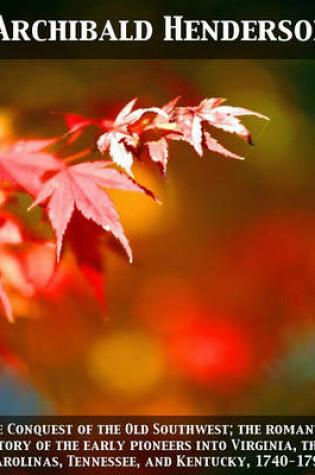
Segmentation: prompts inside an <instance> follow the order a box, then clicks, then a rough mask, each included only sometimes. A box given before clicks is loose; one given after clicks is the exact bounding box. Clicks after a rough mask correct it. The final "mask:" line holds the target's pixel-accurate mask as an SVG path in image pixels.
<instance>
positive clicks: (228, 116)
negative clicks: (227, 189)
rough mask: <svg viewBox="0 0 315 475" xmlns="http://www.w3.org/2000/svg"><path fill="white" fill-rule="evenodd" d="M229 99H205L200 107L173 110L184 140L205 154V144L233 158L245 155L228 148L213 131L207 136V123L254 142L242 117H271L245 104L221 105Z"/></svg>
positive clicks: (199, 152) (174, 118) (210, 148)
mask: <svg viewBox="0 0 315 475" xmlns="http://www.w3.org/2000/svg"><path fill="white" fill-rule="evenodd" d="M224 101H225V99H222V98H212V99H205V100H203V101H201V103H200V104H199V105H198V106H196V107H177V108H175V110H174V111H173V113H172V117H171V119H172V120H174V121H175V122H176V123H177V124H178V126H179V128H180V130H181V131H182V133H183V137H184V139H185V140H186V141H187V142H188V143H190V144H191V145H192V146H193V147H194V149H195V150H196V152H197V153H198V155H200V156H202V154H203V149H202V146H205V147H206V148H208V149H209V150H211V151H214V152H217V153H220V154H223V155H225V156H227V157H230V158H242V157H240V156H238V155H236V154H234V153H233V152H230V151H229V150H227V149H225V148H224V147H223V146H222V145H221V144H219V143H218V142H217V141H216V140H215V139H213V138H212V137H211V136H210V134H209V132H208V133H207V134H206V135H205V130H204V125H206V124H208V125H211V126H213V127H216V128H218V129H221V130H224V131H225V132H230V133H235V134H237V135H238V136H239V137H241V138H243V139H245V140H246V141H247V142H248V143H250V144H251V135H250V132H249V131H248V130H247V128H246V127H245V126H244V125H243V124H242V123H241V121H240V120H239V118H238V117H240V116H244V115H254V116H256V117H259V118H261V119H266V120H268V117H266V116H264V115H262V114H259V113H257V112H253V111H251V110H248V109H244V108H241V107H231V106H221V104H222V102H224Z"/></svg>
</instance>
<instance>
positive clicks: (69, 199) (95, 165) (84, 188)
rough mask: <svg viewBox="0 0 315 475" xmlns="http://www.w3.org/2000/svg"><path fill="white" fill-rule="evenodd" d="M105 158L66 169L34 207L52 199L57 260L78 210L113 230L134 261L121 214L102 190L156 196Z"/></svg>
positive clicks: (50, 213)
mask: <svg viewBox="0 0 315 475" xmlns="http://www.w3.org/2000/svg"><path fill="white" fill-rule="evenodd" d="M108 165H110V164H106V163H104V162H102V161H95V162H85V163H81V164H79V165H73V166H71V167H67V166H66V165H63V167H62V169H61V170H60V171H59V172H58V173H56V174H55V175H54V176H53V177H52V178H50V179H49V180H47V181H46V182H45V183H44V184H43V186H42V188H41V190H40V191H39V193H38V195H37V197H36V199H35V201H34V203H33V204H32V206H31V208H32V207H33V206H35V205H37V204H43V203H45V202H46V201H48V206H47V210H48V216H49V219H50V221H51V224H52V227H53V229H54V230H55V233H56V238H57V259H58V260H59V259H60V254H61V249H62V242H63V236H64V234H65V231H66V229H67V227H68V225H69V222H70V220H71V217H72V215H73V212H74V210H75V209H77V210H78V211H79V212H80V213H81V214H82V215H83V216H84V217H85V218H86V219H90V220H92V221H94V222H95V223H96V224H99V225H100V226H101V227H102V228H103V229H104V230H105V231H108V232H111V233H112V234H113V235H114V236H115V237H116V239H118V240H119V241H120V242H121V244H122V246H123V247H124V248H125V250H126V253H127V255H128V257H129V260H130V262H132V252H131V248H130V246H129V242H128V240H127V238H126V236H125V234H124V231H123V228H122V226H121V224H120V222H119V217H118V214H117V212H116V210H115V208H114V205H113V202H112V201H111V199H110V197H109V196H108V194H107V193H106V192H105V191H104V190H102V189H101V187H104V188H112V189H118V190H126V191H138V192H144V193H146V194H148V195H150V196H151V197H154V195H153V194H152V193H151V192H150V191H149V190H147V189H146V188H144V187H142V186H140V185H139V184H137V183H136V182H135V181H134V180H132V179H130V178H128V177H127V176H126V175H124V174H123V173H121V172H118V171H117V170H115V169H113V168H109V166H108Z"/></svg>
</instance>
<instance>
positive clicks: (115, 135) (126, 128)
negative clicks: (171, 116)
mask: <svg viewBox="0 0 315 475" xmlns="http://www.w3.org/2000/svg"><path fill="white" fill-rule="evenodd" d="M135 102H136V99H133V100H132V101H130V102H128V104H127V105H126V106H125V107H124V108H123V109H122V110H121V112H120V113H119V114H118V116H117V117H116V119H115V121H114V123H113V125H112V127H110V128H108V130H107V131H106V132H105V133H104V134H102V135H101V136H100V137H99V139H98V141H97V146H98V149H99V150H100V152H101V153H104V152H107V151H108V152H109V154H110V156H111V158H112V160H113V162H114V163H116V164H117V165H119V166H121V167H122V168H123V169H124V170H125V171H126V172H127V173H128V174H129V175H132V172H131V167H132V164H133V157H134V155H139V153H140V152H139V146H140V140H141V136H142V134H143V133H144V132H145V131H147V130H148V129H149V128H150V126H151V124H152V123H153V122H154V120H155V118H156V117H157V116H161V117H164V119H166V121H168V114H167V113H166V112H165V111H163V109H160V108H158V107H150V108H144V109H142V108H140V109H135V110H132V109H133V107H134V104H135ZM154 128H157V126H156V125H155V126H154Z"/></svg>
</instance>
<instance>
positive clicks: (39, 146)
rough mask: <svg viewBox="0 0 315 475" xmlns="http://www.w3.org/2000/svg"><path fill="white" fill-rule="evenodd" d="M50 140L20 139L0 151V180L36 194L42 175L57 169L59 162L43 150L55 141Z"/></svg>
mask: <svg viewBox="0 0 315 475" xmlns="http://www.w3.org/2000/svg"><path fill="white" fill-rule="evenodd" d="M56 141H57V139H50V140H21V141H19V142H16V143H15V144H14V145H13V146H11V147H9V148H7V149H5V150H2V151H1V152H0V180H1V181H7V182H9V183H11V184H13V185H18V186H20V187H21V188H23V189H24V190H25V191H26V192H27V193H30V194H31V195H36V194H37V192H38V191H39V190H40V188H41V185H42V182H41V177H42V175H43V174H44V173H45V172H47V171H50V170H54V169H58V168H59V167H60V162H59V161H58V160H57V159H56V158H54V157H53V156H52V155H50V154H48V153H46V152H43V150H44V149H45V148H47V147H48V146H50V145H52V144H53V143H55V142H56Z"/></svg>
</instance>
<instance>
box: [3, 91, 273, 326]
mask: <svg viewBox="0 0 315 475" xmlns="http://www.w3.org/2000/svg"><path fill="white" fill-rule="evenodd" d="M178 101H179V98H176V99H175V100H173V101H171V102H169V103H167V104H165V105H164V106H163V107H149V108H136V107H135V104H136V100H135V99H134V100H132V101H130V102H129V103H128V104H127V105H126V106H125V107H124V108H123V109H122V110H121V112H120V113H119V114H118V116H117V117H116V118H115V119H110V118H103V119H90V118H86V117H83V116H78V115H75V114H66V116H65V122H66V125H67V127H68V130H67V131H66V133H65V134H64V135H63V136H61V137H55V138H52V139H47V140H40V139H36V140H21V141H18V142H16V143H14V144H11V145H9V146H4V147H2V150H1V151H0V179H1V182H2V197H1V199H2V204H3V205H4V204H5V203H7V202H8V201H10V200H12V197H14V195H15V194H16V193H20V192H23V193H26V194H28V195H30V196H31V197H32V199H33V202H32V204H31V206H30V209H32V208H34V207H36V206H41V207H42V208H43V210H44V213H45V216H47V219H48V220H49V222H50V224H51V227H52V228H53V230H54V233H55V236H56V242H55V243H54V242H52V241H51V240H50V239H47V238H46V237H45V236H38V235H37V234H36V233H30V232H29V231H27V230H25V229H24V228H23V225H22V223H21V222H20V221H19V219H18V218H17V217H16V215H15V214H14V213H12V212H10V211H8V210H7V209H5V207H4V206H3V210H2V211H1V212H0V247H1V259H0V272H1V275H2V276H3V280H4V281H5V282H6V285H8V283H9V284H10V279H8V278H7V276H6V268H7V263H8V260H9V261H10V262H11V264H12V263H13V264H14V266H15V267H16V268H18V269H19V275H20V280H22V281H23V289H24V290H25V291H26V292H29V295H34V294H36V292H37V291H38V290H40V289H42V288H43V287H45V286H48V285H49V282H50V281H51V278H52V276H53V274H54V272H56V268H57V266H58V263H59V261H60V259H61V257H62V250H63V245H64V242H66V243H67V246H68V247H69V249H70V250H71V251H72V253H73V254H74V256H75V258H76V260H77V262H78V265H79V267H80V269H81V271H82V273H83V274H84V276H85V277H86V278H87V279H88V281H89V282H90V284H91V286H92V287H93V289H94V291H95V293H96V295H97V296H98V298H99V300H102V298H103V297H102V292H101V290H100V286H101V285H102V284H101V275H102V273H103V268H102V259H101V256H100V252H99V248H98V246H99V240H98V235H99V233H100V232H105V233H110V234H111V235H112V236H114V238H115V239H116V240H117V241H118V242H120V244H121V246H122V248H123V249H124V250H125V252H126V254H127V256H128V259H129V261H130V262H132V251H131V247H130V244H129V241H128V239H127V237H126V235H125V233H124V229H123V227H122V225H121V223H120V220H119V216H118V213H117V211H116V209H115V207H114V204H113V202H112V200H111V198H110V197H109V195H108V193H107V192H106V190H111V189H116V190H124V191H133V192H138V193H143V194H146V195H148V197H149V198H152V199H154V200H156V201H158V198H157V197H156V196H155V195H154V193H153V192H152V191H151V190H149V189H147V188H146V187H144V186H143V185H141V184H140V183H138V182H137V181H136V179H135V177H134V175H133V164H134V162H135V161H141V162H143V163H144V164H145V163H146V161H147V160H152V161H153V162H155V163H156V164H157V166H158V167H159V168H160V171H161V173H162V175H163V176H164V177H166V174H167V163H168V159H169V143H170V141H177V140H181V141H184V142H187V143H188V144H190V145H191V146H192V147H193V148H194V150H195V151H196V152H197V154H198V155H199V156H202V155H203V153H204V150H209V151H211V152H215V153H218V154H221V155H224V156H225V157H228V158H233V159H242V157H241V156H239V155H238V154H236V153H234V152H232V151H230V150H228V149H226V148H225V147H224V146H223V145H222V144H221V143H220V142H219V141H217V140H216V139H215V138H214V137H213V136H212V131H213V130H214V129H220V130H221V131H224V132H229V133H233V134H236V135H237V136H239V137H240V138H241V139H244V140H245V141H246V142H248V143H249V144H251V143H252V141H251V135H250V132H249V131H248V130H247V128H246V127H245V126H244V125H243V124H242V122H241V120H240V118H241V117H242V116H245V115H254V116H256V117H259V118H262V119H267V117H265V116H263V115H262V114H258V113H256V112H253V111H250V110H247V109H244V108H240V107H231V106H226V105H222V104H223V102H224V99H220V98H212V99H205V100H203V101H202V102H201V103H200V104H199V105H197V106H194V107H181V106H178V105H177V104H178ZM87 128H93V129H94V131H95V137H96V140H93V142H92V143H91V144H90V146H89V147H87V148H86V147H84V148H83V147H82V148H81V149H80V145H78V144H80V137H81V135H82V134H83V133H84V132H85V129H87ZM74 145H77V149H76V152H75V153H73V147H74ZM78 148H79V149H78ZM97 154H98V155H99V156H97ZM93 223H94V224H93ZM90 225H92V227H91V228H90V229H88V228H87V227H88V226H90ZM96 225H97V226H96ZM87 240H89V242H87ZM43 255H45V258H46V262H47V263H48V264H46V265H45V269H44V272H41V273H40V275H39V273H38V272H37V271H36V262H38V259H40V258H41V257H42V256H43ZM34 263H35V267H34ZM0 299H1V302H2V306H3V308H4V311H5V313H6V316H7V318H8V319H9V320H12V319H13V315H12V309H11V305H10V301H9V298H8V296H7V293H6V291H5V286H4V285H3V284H2V283H1V284H0Z"/></svg>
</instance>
